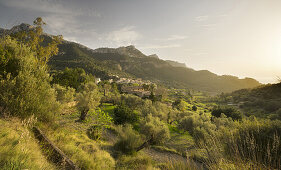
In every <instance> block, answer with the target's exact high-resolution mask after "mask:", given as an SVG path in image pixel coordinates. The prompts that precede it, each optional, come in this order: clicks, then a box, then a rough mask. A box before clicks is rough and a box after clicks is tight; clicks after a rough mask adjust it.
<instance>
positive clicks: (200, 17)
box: [194, 15, 209, 22]
mask: <svg viewBox="0 0 281 170" xmlns="http://www.w3.org/2000/svg"><path fill="white" fill-rule="evenodd" d="M208 19H209V16H208V15H202V16H197V17H195V18H194V20H195V21H197V22H201V21H207V20H208Z"/></svg>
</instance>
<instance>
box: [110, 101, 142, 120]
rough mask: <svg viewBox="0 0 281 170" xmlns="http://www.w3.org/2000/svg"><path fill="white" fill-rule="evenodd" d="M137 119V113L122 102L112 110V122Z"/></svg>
mask: <svg viewBox="0 0 281 170" xmlns="http://www.w3.org/2000/svg"><path fill="white" fill-rule="evenodd" d="M138 121H139V113H138V112H136V111H135V110H132V109H130V108H129V107H128V106H127V105H125V104H124V103H122V104H121V105H118V107H117V108H115V110H114V123H115V124H125V123H131V124H133V123H136V122H138Z"/></svg>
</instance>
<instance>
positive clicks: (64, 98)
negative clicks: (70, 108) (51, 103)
mask: <svg viewBox="0 0 281 170" xmlns="http://www.w3.org/2000/svg"><path fill="white" fill-rule="evenodd" d="M53 88H54V89H55V91H56V93H57V101H59V102H60V103H62V104H63V103H69V102H72V101H73V100H74V95H75V89H73V88H71V87H63V86H61V85H59V84H54V85H53Z"/></svg>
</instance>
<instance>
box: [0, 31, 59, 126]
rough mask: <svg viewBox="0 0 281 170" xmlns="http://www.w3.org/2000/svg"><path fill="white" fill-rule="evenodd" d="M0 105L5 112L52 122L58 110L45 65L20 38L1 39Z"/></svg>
mask: <svg viewBox="0 0 281 170" xmlns="http://www.w3.org/2000/svg"><path fill="white" fill-rule="evenodd" d="M0 61H1V63H0V68H1V71H0V106H1V107H3V108H4V110H5V112H6V115H7V114H10V115H13V116H19V117H21V118H26V117H28V116H31V115H35V116H36V117H38V118H39V120H42V121H50V120H51V119H52V118H53V117H54V113H56V112H57V111H58V103H57V102H56V95H55V91H54V90H53V89H52V88H51V86H50V83H49V82H50V76H49V74H48V72H47V67H46V65H45V64H44V63H43V64H39V63H40V62H39V61H40V60H39V61H38V58H37V56H35V55H34V51H31V50H30V48H28V47H27V46H25V45H23V44H20V43H19V42H18V41H16V40H13V39H11V38H10V37H5V38H4V39H1V40H0Z"/></svg>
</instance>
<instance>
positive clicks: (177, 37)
mask: <svg viewBox="0 0 281 170" xmlns="http://www.w3.org/2000/svg"><path fill="white" fill-rule="evenodd" d="M187 38H188V37H187V36H184V35H171V36H169V37H167V38H157V39H155V40H161V41H175V40H184V39H187Z"/></svg>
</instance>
